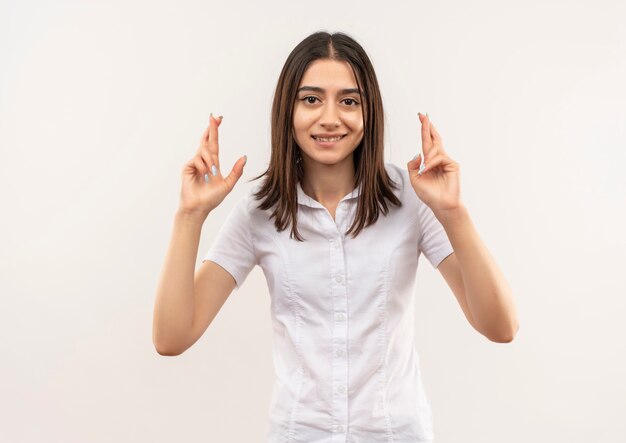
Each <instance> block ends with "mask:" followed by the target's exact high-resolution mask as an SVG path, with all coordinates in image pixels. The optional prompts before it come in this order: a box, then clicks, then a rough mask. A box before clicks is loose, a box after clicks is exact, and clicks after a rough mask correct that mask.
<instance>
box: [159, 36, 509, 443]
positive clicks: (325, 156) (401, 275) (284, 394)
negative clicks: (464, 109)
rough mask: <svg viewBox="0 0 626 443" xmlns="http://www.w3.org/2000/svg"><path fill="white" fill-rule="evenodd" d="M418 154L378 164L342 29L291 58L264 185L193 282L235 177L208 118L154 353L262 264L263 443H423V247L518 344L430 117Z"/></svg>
mask: <svg viewBox="0 0 626 443" xmlns="http://www.w3.org/2000/svg"><path fill="white" fill-rule="evenodd" d="M419 119H420V122H421V138H422V151H423V152H422V153H418V154H417V155H416V157H415V158H414V159H412V160H411V161H409V162H408V163H407V168H406V169H402V168H399V167H398V166H396V165H394V164H391V163H385V162H384V158H383V156H384V149H383V131H384V125H383V121H384V119H383V105H382V100H381V94H380V91H379V87H378V82H377V79H376V75H375V73H374V69H373V67H372V64H371V62H370V60H369V58H368V56H367V55H366V53H365V51H364V50H363V48H362V47H361V46H360V45H359V44H358V43H357V42H355V41H354V40H353V39H352V38H350V37H349V36H347V35H345V34H343V33H335V34H332V35H331V34H328V33H326V32H317V33H314V34H312V35H310V36H308V37H307V38H306V39H304V40H303V41H302V42H301V43H300V44H298V45H297V46H296V47H295V49H294V50H293V51H292V52H291V54H290V55H289V57H288V58H287V61H286V62H285V65H284V67H283V70H282V72H281V74H280V77H279V79H278V84H277V87H276V93H275V96H274V102H273V106H272V119H271V122H272V146H271V159H270V162H269V166H268V168H267V170H266V171H265V172H264V173H263V174H261V175H260V176H257V177H255V178H254V180H257V179H259V178H261V177H265V180H264V181H263V182H261V183H259V184H257V185H256V186H255V187H254V188H253V189H252V190H251V191H250V192H248V193H246V194H245V195H244V197H243V198H242V199H240V200H239V201H238V202H237V203H236V205H235V206H234V208H233V209H232V211H231V212H230V214H229V216H228V218H227V220H226V221H225V223H224V224H223V225H222V227H221V229H220V230H219V232H218V234H217V237H216V239H215V241H214V242H213V244H212V245H211V248H210V250H209V251H208V253H207V254H206V256H205V257H204V260H203V262H202V265H201V267H200V268H199V269H198V271H197V272H196V273H195V275H194V268H195V260H196V256H197V252H198V244H199V238H200V232H201V227H202V224H203V222H204V221H205V220H206V218H207V216H208V215H209V213H210V212H211V211H212V210H213V209H214V208H216V207H217V206H218V205H219V204H220V203H221V202H222V201H223V200H224V198H225V197H226V195H228V193H229V192H230V191H231V190H232V189H233V187H234V186H235V184H236V183H237V181H238V180H239V178H240V177H241V176H242V174H243V167H244V164H245V162H246V157H245V156H244V157H242V158H240V159H239V160H237V162H235V165H234V166H233V168H232V170H231V171H230V173H229V174H228V175H227V176H226V177H224V176H222V174H221V172H220V171H221V168H220V162H219V144H218V128H219V126H220V124H221V122H222V118H221V117H219V118H217V119H215V118H213V117H211V118H210V123H209V127H208V128H207V129H206V131H205V133H204V134H203V136H202V139H201V142H200V146H199V148H198V150H197V152H196V155H195V156H194V157H193V159H191V160H190V161H189V163H187V164H186V165H185V167H184V169H183V172H182V181H183V184H182V191H181V201H180V207H179V209H178V212H177V214H176V218H175V223H174V232H173V236H172V240H171V243H170V247H169V250H168V253H167V257H166V261H165V266H164V269H163V271H162V275H161V280H160V284H159V289H158V294H157V300H156V306H155V316H154V338H153V339H154V344H155V346H156V348H157V351H158V352H159V353H160V354H162V355H178V354H180V353H182V352H184V351H185V350H186V349H187V348H189V347H190V346H191V345H192V344H193V343H195V342H196V341H197V340H198V339H199V338H200V336H201V335H202V334H203V333H204V331H205V330H206V328H207V327H208V325H209V324H210V323H211V321H212V320H213V319H214V318H215V316H216V314H217V313H218V311H219V310H220V308H221V306H222V305H223V304H224V302H225V300H226V298H227V297H228V296H229V294H230V293H231V292H232V290H233V289H234V288H235V287H237V288H238V287H240V286H241V285H242V284H243V282H244V280H245V279H246V277H247V275H248V274H249V272H250V271H251V270H252V268H253V267H254V266H255V265H259V266H260V267H261V268H262V270H263V272H264V274H265V277H266V279H267V283H268V288H269V293H270V296H271V315H272V325H273V332H274V336H273V342H272V345H273V358H274V367H275V370H276V379H275V384H274V390H273V394H272V399H271V402H270V409H269V426H268V429H267V435H266V438H267V441H269V442H278V441H281V442H283V441H285V442H291V441H293V442H331V441H332V442H339V441H342V442H345V441H351V442H430V441H432V439H433V430H432V419H431V411H430V403H429V401H428V399H427V397H426V395H425V392H424V389H423V386H422V382H421V375H420V367H419V357H418V354H417V352H416V350H415V343H414V336H413V334H414V313H415V306H414V300H415V297H414V287H415V277H416V271H417V265H418V258H419V255H420V254H421V253H423V254H424V255H425V256H426V258H427V259H428V260H429V262H430V263H431V265H432V266H433V267H435V268H437V269H438V270H439V271H440V272H441V274H442V276H443V277H444V278H445V280H446V282H447V283H448V285H449V286H450V288H451V290H452V292H453V294H454V295H455V297H456V299H457V300H458V302H459V304H460V307H461V309H462V310H463V312H464V314H465V316H466V317H467V320H468V321H469V322H470V324H471V325H472V326H473V327H474V328H475V329H476V330H477V331H479V332H480V333H481V334H483V335H484V336H486V337H487V338H488V339H490V340H492V341H495V342H509V341H511V340H512V339H513V337H514V335H515V333H516V331H517V329H518V321H517V316H516V311H515V305H514V301H513V298H512V295H511V290H510V288H509V286H508V285H507V283H506V281H505V279H504V277H503V275H502V273H501V271H500V269H499V268H498V266H497V265H496V263H495V261H494V260H493V258H492V257H491V255H490V254H489V252H488V250H487V248H486V247H485V246H484V244H483V243H482V241H481V240H480V238H479V236H478V233H477V232H476V230H475V228H474V226H473V224H472V222H471V220H470V217H469V214H468V211H467V209H466V207H465V206H464V205H463V202H462V201H461V196H460V187H459V177H460V173H459V164H458V163H456V162H455V161H454V160H452V159H451V158H450V157H449V156H448V154H447V152H446V151H445V149H444V147H443V141H442V138H441V136H440V135H439V133H438V132H437V130H436V129H435V127H434V125H433V124H432V122H431V121H430V120H429V118H428V115H422V114H419Z"/></svg>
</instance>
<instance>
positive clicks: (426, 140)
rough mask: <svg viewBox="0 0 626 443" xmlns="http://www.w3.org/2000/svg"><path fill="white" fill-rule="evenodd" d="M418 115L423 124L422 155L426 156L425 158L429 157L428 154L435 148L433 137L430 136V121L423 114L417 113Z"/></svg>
mask: <svg viewBox="0 0 626 443" xmlns="http://www.w3.org/2000/svg"><path fill="white" fill-rule="evenodd" d="M417 115H418V116H419V119H420V122H421V124H422V130H421V133H422V153H423V154H424V156H426V157H427V156H428V152H429V151H430V150H431V148H432V146H433V140H432V137H431V135H430V127H429V120H428V117H427V116H425V115H424V114H422V113H419V112H418V113H417Z"/></svg>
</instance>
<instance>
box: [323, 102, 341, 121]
mask: <svg viewBox="0 0 626 443" xmlns="http://www.w3.org/2000/svg"><path fill="white" fill-rule="evenodd" d="M320 125H322V126H324V127H337V126H339V125H341V121H340V120H339V114H338V113H337V106H336V104H335V103H333V102H332V100H329V101H327V102H326V103H325V104H324V107H323V108H322V115H321V117H320Z"/></svg>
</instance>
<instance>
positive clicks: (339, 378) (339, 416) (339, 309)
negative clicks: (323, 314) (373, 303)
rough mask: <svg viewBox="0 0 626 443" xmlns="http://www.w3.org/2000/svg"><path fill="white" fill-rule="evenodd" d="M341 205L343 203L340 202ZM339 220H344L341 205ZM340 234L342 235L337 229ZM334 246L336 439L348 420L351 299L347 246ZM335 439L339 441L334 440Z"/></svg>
mask: <svg viewBox="0 0 626 443" xmlns="http://www.w3.org/2000/svg"><path fill="white" fill-rule="evenodd" d="M340 206H341V205H340ZM337 213H338V215H337V221H339V222H340V221H341V215H340V214H339V213H340V211H339V208H338V211H337ZM338 224H339V225H341V223H338ZM336 234H339V232H337V233H336ZM329 243H330V247H329V252H330V272H331V274H330V276H329V277H330V278H331V280H330V281H331V293H332V309H333V319H334V321H333V324H332V326H333V327H332V329H333V334H332V337H333V338H332V348H331V349H333V350H334V352H333V354H332V358H331V361H332V391H333V395H332V413H333V418H334V422H335V424H336V427H335V430H336V432H337V434H336V438H339V440H336V441H344V440H342V438H343V437H341V435H342V434H343V435H344V436H345V430H346V427H347V423H348V359H347V358H346V355H347V343H348V322H347V319H348V317H347V312H348V298H347V288H346V269H345V259H344V249H343V247H342V243H341V237H340V236H337V235H335V236H333V238H330V239H329ZM333 441H335V440H333Z"/></svg>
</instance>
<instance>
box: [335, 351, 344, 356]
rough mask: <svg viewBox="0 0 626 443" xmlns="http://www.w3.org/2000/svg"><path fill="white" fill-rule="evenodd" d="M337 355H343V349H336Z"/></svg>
mask: <svg viewBox="0 0 626 443" xmlns="http://www.w3.org/2000/svg"><path fill="white" fill-rule="evenodd" d="M336 354H337V357H343V349H337V352H336Z"/></svg>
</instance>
